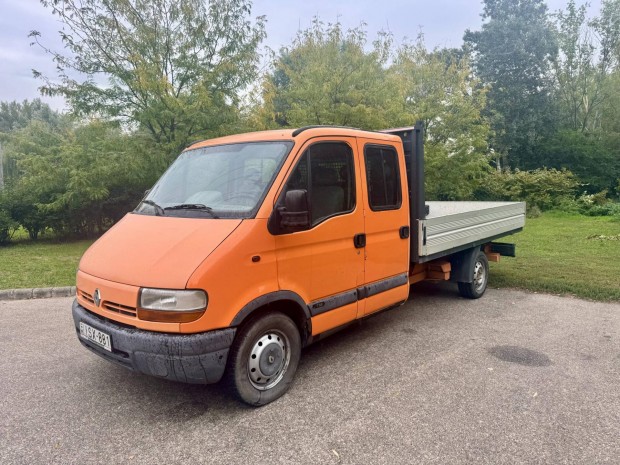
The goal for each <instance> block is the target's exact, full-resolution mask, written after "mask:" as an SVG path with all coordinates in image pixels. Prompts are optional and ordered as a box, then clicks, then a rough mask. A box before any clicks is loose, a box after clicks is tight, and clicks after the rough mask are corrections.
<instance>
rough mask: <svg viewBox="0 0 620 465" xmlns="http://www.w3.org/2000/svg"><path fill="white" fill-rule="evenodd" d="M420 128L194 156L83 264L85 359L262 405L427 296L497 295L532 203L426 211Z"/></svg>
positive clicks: (260, 141) (282, 140)
mask: <svg viewBox="0 0 620 465" xmlns="http://www.w3.org/2000/svg"><path fill="white" fill-rule="evenodd" d="M423 131H424V129H423V126H422V125H421V124H417V125H416V126H414V127H408V128H397V129H390V130H385V131H379V132H373V131H364V130H358V129H351V128H344V127H335V126H309V127H303V128H299V129H281V130H275V131H264V132H255V133H248V134H240V135H234V136H228V137H222V138H217V139H212V140H206V141H202V142H198V143H195V144H192V145H191V146H189V147H188V148H187V149H186V150H185V151H183V153H182V154H181V155H180V156H179V157H178V158H177V159H176V161H175V162H174V163H173V164H172V165H171V166H170V168H169V169H168V170H167V171H166V172H165V173H164V174H163V176H162V177H161V178H160V180H159V181H158V182H157V183H156V184H155V186H154V187H153V188H152V189H151V190H150V191H149V192H148V193H147V194H146V195H145V197H144V199H143V200H142V201H141V202H140V204H139V205H138V207H137V208H136V209H135V210H134V211H133V212H131V213H129V214H127V215H126V216H125V217H124V218H123V219H122V220H121V221H120V222H118V223H117V224H116V225H114V226H113V227H112V228H111V229H110V230H109V231H108V232H106V233H105V234H104V235H103V236H102V237H101V238H100V239H98V240H97V241H96V242H95V243H94V244H93V245H92V246H91V247H90V248H89V249H88V250H87V251H86V253H85V254H84V256H83V257H82V259H81V261H80V264H79V270H78V273H77V295H76V299H75V301H74V303H73V309H72V311H73V319H74V324H75V329H76V333H77V337H78V339H79V341H80V343H81V344H82V345H83V346H84V347H86V348H87V349H89V350H90V351H92V352H94V353H95V354H97V355H99V356H101V357H103V358H104V359H106V360H108V361H110V362H113V363H115V364H117V365H121V366H123V367H125V368H128V369H130V370H133V371H136V372H140V373H144V374H148V375H152V376H157V377H160V378H165V379H169V380H173V381H180V382H186V383H203V384H206V383H214V382H218V381H220V380H221V379H222V378H224V379H225V381H226V382H227V383H228V386H230V389H231V392H233V393H235V394H236V395H237V396H238V397H239V398H240V399H241V400H242V401H243V402H246V403H248V404H250V405H254V406H260V405H265V404H267V403H269V402H271V401H273V400H275V399H277V398H279V397H280V396H282V395H283V394H284V393H285V392H286V391H287V390H288V389H289V387H290V385H291V383H292V382H293V378H294V375H295V371H296V369H297V366H298V362H299V359H300V356H301V351H302V348H303V347H305V346H307V345H309V344H311V343H313V342H315V341H317V340H319V339H320V338H322V337H325V336H326V335H329V334H332V333H334V332H335V331H337V330H338V329H341V328H343V327H345V326H347V325H348V324H351V323H352V322H355V321H357V320H360V319H363V318H367V317H369V316H372V315H375V314H377V313H378V312H380V311H383V310H387V309H390V308H393V307H396V306H399V305H402V304H403V303H404V302H405V301H407V299H408V296H409V288H410V285H411V284H413V283H416V282H419V281H424V280H432V281H448V280H450V281H453V282H455V283H456V284H457V285H458V288H459V292H460V294H461V295H462V296H463V297H466V298H472V299H476V298H479V297H481V296H482V295H483V294H484V291H485V289H486V287H487V283H488V276H489V266H488V262H489V260H492V261H499V258H500V256H501V255H507V256H514V255H515V248H514V245H512V244H507V243H499V242H495V241H496V240H497V239H499V238H501V237H504V236H507V235H510V234H513V233H515V232H518V231H520V230H521V229H522V228H523V227H524V224H525V204H524V203H521V202H427V201H426V199H425V194H424V143H423V140H424V135H423Z"/></svg>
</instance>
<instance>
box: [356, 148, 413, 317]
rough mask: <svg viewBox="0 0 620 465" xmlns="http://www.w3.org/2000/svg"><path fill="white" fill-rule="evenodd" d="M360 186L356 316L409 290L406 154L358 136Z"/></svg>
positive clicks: (379, 307)
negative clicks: (360, 276) (361, 243)
mask: <svg viewBox="0 0 620 465" xmlns="http://www.w3.org/2000/svg"><path fill="white" fill-rule="evenodd" d="M358 151H359V154H360V159H361V167H362V170H361V171H362V173H361V176H362V184H363V185H364V186H365V189H364V194H365V196H364V200H363V207H364V230H365V234H366V247H365V248H364V254H365V256H364V258H365V260H364V287H363V289H362V291H361V294H362V296H363V297H365V298H364V299H363V300H360V305H359V312H360V315H368V314H370V313H373V312H376V311H378V310H382V309H384V308H387V307H389V306H391V305H393V304H395V303H399V302H402V301H404V300H406V299H407V297H408V295H409V277H408V271H409V244H410V241H409V239H408V238H409V234H410V231H409V213H408V212H409V201H408V200H409V199H408V193H407V182H406V179H405V176H406V175H405V173H406V170H405V165H404V158H403V157H402V156H401V157H399V156H398V152H397V151H396V148H395V147H394V146H392V145H388V144H386V143H385V141H373V140H370V139H358Z"/></svg>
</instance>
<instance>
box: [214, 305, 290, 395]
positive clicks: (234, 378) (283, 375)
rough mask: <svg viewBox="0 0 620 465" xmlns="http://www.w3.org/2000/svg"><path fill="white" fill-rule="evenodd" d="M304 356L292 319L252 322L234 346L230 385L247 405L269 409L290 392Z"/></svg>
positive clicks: (276, 316) (269, 317)
mask: <svg viewBox="0 0 620 465" xmlns="http://www.w3.org/2000/svg"><path fill="white" fill-rule="evenodd" d="M300 356H301V337H300V335H299V330H298V329H297V326H296V325H295V323H293V320H291V319H290V318H289V317H288V316H286V315H284V314H282V313H268V314H266V315H263V316H261V317H258V318H256V319H253V320H250V321H249V322H247V323H246V324H244V325H243V326H242V327H241V329H240V331H239V332H238V333H237V337H236V338H235V341H234V343H233V345H232V348H231V351H230V354H229V357H228V363H229V365H228V369H227V373H226V378H227V382H228V385H229V386H230V388H231V389H232V391H233V392H234V393H235V394H236V395H237V397H238V398H239V399H240V400H242V401H243V402H245V403H246V404H249V405H252V406H255V407H258V406H261V405H266V404H268V403H270V402H273V401H274V400H276V399H278V398H279V397H281V396H283V395H284V394H285V393H286V391H288V389H289V388H290V386H291V384H292V383H293V378H294V376H295V372H296V371H297V366H298V365H299V358H300Z"/></svg>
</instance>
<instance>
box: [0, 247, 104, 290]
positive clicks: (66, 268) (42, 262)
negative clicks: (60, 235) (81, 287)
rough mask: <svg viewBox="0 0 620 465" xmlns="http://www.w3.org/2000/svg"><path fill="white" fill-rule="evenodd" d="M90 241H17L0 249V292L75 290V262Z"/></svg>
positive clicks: (76, 264)
mask: <svg viewBox="0 0 620 465" xmlns="http://www.w3.org/2000/svg"><path fill="white" fill-rule="evenodd" d="M92 242H93V241H92V240H84V241H71V242H59V241H57V240H49V239H40V240H38V241H29V240H20V241H17V242H15V243H13V244H10V245H8V246H5V247H0V289H18V288H26V287H57V286H75V273H76V271H77V266H78V262H79V261H80V257H81V256H82V254H83V253H84V251H85V250H86V249H87V248H88V246H89V245H90V244H92Z"/></svg>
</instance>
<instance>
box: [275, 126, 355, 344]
mask: <svg viewBox="0 0 620 465" xmlns="http://www.w3.org/2000/svg"><path fill="white" fill-rule="evenodd" d="M356 152H357V144H356V140H355V138H353V137H338V138H337V140H334V139H333V138H332V139H330V138H314V139H311V140H310V141H308V142H307V143H306V144H305V145H304V147H302V149H301V150H300V151H299V153H298V154H297V156H296V159H295V161H294V163H293V168H292V170H291V172H290V173H289V176H288V178H287V180H286V181H285V183H284V185H283V188H282V189H281V190H280V193H279V195H278V196H277V200H276V204H275V207H274V216H275V218H278V215H277V210H278V209H279V208H282V207H283V205H284V199H285V196H286V192H288V191H290V190H296V191H300V190H301V191H304V190H305V191H306V192H307V203H308V208H309V217H310V225H309V228H307V229H305V230H302V231H294V232H287V231H286V230H284V231H279V232H278V233H277V234H276V235H275V245H276V259H277V263H278V282H279V286H280V289H281V290H289V291H293V292H296V293H297V294H299V295H300V296H301V297H302V298H303V299H304V301H305V302H307V303H308V307H309V310H310V313H311V316H312V333H313V334H319V333H321V332H323V331H327V330H329V329H332V328H335V327H338V326H341V325H343V324H345V323H348V322H349V321H351V320H354V319H355V318H356V317H357V315H358V303H357V301H358V296H357V288H358V286H361V285H363V282H364V254H363V247H360V246H359V244H358V245H357V246H356V244H355V241H354V238H355V237H356V236H358V237H359V235H360V234H363V232H364V217H363V213H364V211H363V205H362V192H361V191H362V189H361V179H360V169H359V161H358V156H357V153H356ZM272 219H273V218H272Z"/></svg>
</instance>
